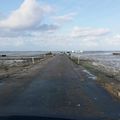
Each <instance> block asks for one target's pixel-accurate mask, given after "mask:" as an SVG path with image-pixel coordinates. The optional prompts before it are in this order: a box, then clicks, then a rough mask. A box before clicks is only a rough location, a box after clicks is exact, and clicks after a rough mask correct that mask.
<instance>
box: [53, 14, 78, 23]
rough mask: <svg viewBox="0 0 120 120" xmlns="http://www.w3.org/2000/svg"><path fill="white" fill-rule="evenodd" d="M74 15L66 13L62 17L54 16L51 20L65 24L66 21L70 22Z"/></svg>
mask: <svg viewBox="0 0 120 120" xmlns="http://www.w3.org/2000/svg"><path fill="white" fill-rule="evenodd" d="M75 16H76V13H68V14H66V15H62V16H54V17H53V19H54V20H55V21H56V22H57V23H65V22H68V21H71V20H73V19H74V18H75Z"/></svg>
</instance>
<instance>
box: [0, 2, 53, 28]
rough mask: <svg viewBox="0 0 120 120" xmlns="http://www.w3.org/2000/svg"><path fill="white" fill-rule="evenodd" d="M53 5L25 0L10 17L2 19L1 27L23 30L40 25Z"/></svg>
mask: <svg viewBox="0 0 120 120" xmlns="http://www.w3.org/2000/svg"><path fill="white" fill-rule="evenodd" d="M51 10H52V7H50V6H48V5H46V6H42V7H41V6H40V5H39V4H38V2H37V0H24V2H23V4H22V5H21V6H20V7H19V8H18V9H17V10H15V11H13V12H12V13H11V14H10V15H9V16H8V18H6V19H4V20H1V21H0V28H1V29H10V30H11V29H12V30H23V29H30V28H34V27H38V25H39V24H40V23H41V21H42V19H43V16H44V14H45V13H46V12H50V11H51Z"/></svg>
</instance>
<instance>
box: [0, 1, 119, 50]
mask: <svg viewBox="0 0 120 120" xmlns="http://www.w3.org/2000/svg"><path fill="white" fill-rule="evenodd" d="M119 11H120V0H0V50H17V51H18V50H30V51H32V50H120V13H119Z"/></svg>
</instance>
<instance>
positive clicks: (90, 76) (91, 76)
mask: <svg viewBox="0 0 120 120" xmlns="http://www.w3.org/2000/svg"><path fill="white" fill-rule="evenodd" d="M83 72H84V73H87V74H88V78H90V79H93V80H96V79H97V77H96V76H95V75H93V74H91V73H90V72H89V71H87V70H83Z"/></svg>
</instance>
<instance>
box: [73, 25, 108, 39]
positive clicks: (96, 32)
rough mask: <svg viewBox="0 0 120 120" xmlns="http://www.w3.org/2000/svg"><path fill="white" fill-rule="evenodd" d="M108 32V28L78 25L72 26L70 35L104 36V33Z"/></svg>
mask: <svg viewBox="0 0 120 120" xmlns="http://www.w3.org/2000/svg"><path fill="white" fill-rule="evenodd" d="M108 33H110V30H109V29H105V28H98V29H95V28H80V27H74V28H73V30H72V32H71V36H72V37H96V36H97V37H98V36H104V35H106V34H108Z"/></svg>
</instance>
